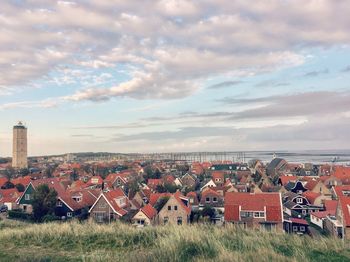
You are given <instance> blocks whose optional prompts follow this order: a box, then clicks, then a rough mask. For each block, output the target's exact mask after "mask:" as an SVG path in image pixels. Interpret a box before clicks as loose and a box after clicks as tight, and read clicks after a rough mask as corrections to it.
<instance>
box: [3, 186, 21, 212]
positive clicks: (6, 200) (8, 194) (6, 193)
mask: <svg viewBox="0 0 350 262" xmlns="http://www.w3.org/2000/svg"><path fill="white" fill-rule="evenodd" d="M21 195H22V193H20V192H18V190H17V188H9V189H0V206H2V205H5V206H7V209H8V210H13V209H16V208H17V200H18V198H19V197H20V196H21Z"/></svg>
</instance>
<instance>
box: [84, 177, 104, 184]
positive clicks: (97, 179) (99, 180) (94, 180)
mask: <svg viewBox="0 0 350 262" xmlns="http://www.w3.org/2000/svg"><path fill="white" fill-rule="evenodd" d="M102 183H103V179H102V177H100V176H93V177H91V178H90V179H89V181H87V183H86V185H87V186H91V185H102Z"/></svg>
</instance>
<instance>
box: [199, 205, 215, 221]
mask: <svg viewBox="0 0 350 262" xmlns="http://www.w3.org/2000/svg"><path fill="white" fill-rule="evenodd" d="M202 216H203V217H210V218H212V217H214V216H215V209H214V208H213V207H211V206H208V205H206V206H205V207H204V208H203V209H202Z"/></svg>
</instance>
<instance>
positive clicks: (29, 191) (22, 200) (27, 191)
mask: <svg viewBox="0 0 350 262" xmlns="http://www.w3.org/2000/svg"><path fill="white" fill-rule="evenodd" d="M34 192H35V190H34V187H33V185H32V183H29V185H28V186H27V188H26V189H25V190H24V192H23V194H22V196H21V198H20V199H19V200H18V204H20V205H23V204H31V203H32V200H26V199H25V195H26V194H29V195H30V196H31V198H32V197H33V194H34Z"/></svg>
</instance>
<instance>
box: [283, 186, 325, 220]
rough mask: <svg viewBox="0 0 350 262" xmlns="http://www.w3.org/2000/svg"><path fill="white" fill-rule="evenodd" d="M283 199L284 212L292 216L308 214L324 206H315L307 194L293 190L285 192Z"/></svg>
mask: <svg viewBox="0 0 350 262" xmlns="http://www.w3.org/2000/svg"><path fill="white" fill-rule="evenodd" d="M282 200H283V212H285V213H286V214H287V215H288V216H291V217H300V216H307V215H308V214H309V213H311V212H316V211H320V210H322V209H323V206H314V205H312V204H310V202H309V200H308V199H307V198H306V197H305V196H303V195H301V194H296V193H293V192H287V193H285V194H284V195H283V198H282Z"/></svg>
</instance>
